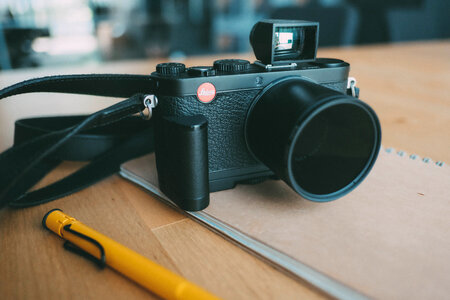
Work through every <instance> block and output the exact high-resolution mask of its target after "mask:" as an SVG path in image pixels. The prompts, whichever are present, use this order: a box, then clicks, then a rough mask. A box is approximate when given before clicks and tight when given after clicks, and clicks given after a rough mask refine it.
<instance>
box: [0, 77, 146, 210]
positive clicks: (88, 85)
mask: <svg viewBox="0 0 450 300" xmlns="http://www.w3.org/2000/svg"><path fill="white" fill-rule="evenodd" d="M154 90H155V83H154V81H153V80H152V79H151V78H150V77H149V76H145V75H119V74H88V75H62V76H49V77H43V78H37V79H31V80H27V81H24V82H21V83H18V84H15V85H12V86H10V87H7V88H5V89H3V90H0V99H2V98H5V97H8V96H12V95H17V94H23V93H30V92H58V93H74V94H88V95H98V96H110V97H129V98H128V99H127V100H124V101H122V102H119V103H117V104H114V105H112V106H110V107H107V108H105V109H103V110H100V111H98V112H95V113H93V114H91V115H89V116H70V117H45V118H33V119H23V120H18V121H16V124H15V125H16V128H15V135H14V145H13V146H12V147H11V148H9V149H7V150H6V151H4V152H3V153H1V154H0V208H2V207H4V206H5V205H10V206H12V207H28V206H33V205H38V204H42V203H45V202H49V201H52V200H54V199H57V198H60V197H63V196H66V195H69V194H71V193H74V192H76V191H79V190H81V189H83V188H85V187H88V186H90V185H92V184H94V183H96V182H98V181H100V180H102V179H103V178H105V177H108V176H109V175H111V174H113V173H116V172H117V171H118V170H119V168H120V164H122V163H123V162H125V161H127V160H129V159H132V158H135V157H138V156H141V155H143V154H145V153H149V152H152V151H153V148H154V146H153V127H152V122H151V121H145V120H142V119H141V118H139V117H136V116H132V115H133V114H136V113H140V112H142V111H143V110H145V109H146V108H147V107H146V105H145V103H144V100H145V98H146V94H152V93H153V91H154ZM63 160H78V161H79V160H82V161H85V160H88V161H91V162H90V163H89V164H87V165H85V166H84V167H82V168H81V169H79V170H78V171H76V172H75V173H73V174H71V175H69V176H67V177H65V178H63V179H61V180H59V181H57V182H55V183H53V184H51V185H48V186H46V187H44V188H41V189H38V190H35V191H32V192H28V193H27V191H28V190H29V189H30V188H32V187H33V186H34V185H35V184H36V183H37V182H39V180H41V179H42V178H43V177H44V176H45V175H46V174H47V173H49V172H50V171H51V170H53V169H54V168H55V167H56V166H58V165H59V164H60V163H61V162H62V161H63Z"/></svg>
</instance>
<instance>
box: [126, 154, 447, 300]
mask: <svg viewBox="0 0 450 300" xmlns="http://www.w3.org/2000/svg"><path fill="white" fill-rule="evenodd" d="M121 175H122V176H124V177H125V178H127V179H129V180H131V181H133V182H135V183H137V184H138V185H140V186H142V187H144V188H146V189H148V190H149V191H151V192H152V193H154V194H156V195H158V196H160V197H159V198H160V199H161V200H162V201H166V203H168V204H169V205H173V204H171V202H170V200H168V199H167V197H165V196H164V194H162V193H161V192H160V191H159V189H158V180H157V175H156V169H155V161H154V156H153V155H148V156H144V157H141V158H138V159H136V160H133V161H130V162H127V163H125V164H124V165H123V166H122V170H121ZM188 214H189V215H190V216H191V217H192V218H194V219H196V220H198V221H199V222H201V223H203V224H205V225H206V226H208V227H209V228H211V229H213V230H214V231H216V232H218V233H220V234H221V235H223V236H225V237H227V238H228V239H230V240H232V241H233V242H235V243H237V244H238V245H240V246H242V247H243V248H244V249H247V250H249V251H251V253H254V254H255V255H258V256H259V257H261V258H263V259H266V260H268V261H269V262H271V263H272V264H274V265H275V266H277V267H278V268H280V269H282V270H284V271H286V272H287V273H289V274H291V275H293V276H297V277H300V278H302V279H303V280H306V281H308V282H310V283H311V284H313V285H315V286H316V287H318V288H320V289H322V290H323V291H325V292H327V293H328V294H330V295H332V296H334V297H337V298H345V299H349V298H351V299H365V298H380V299H444V298H448V295H450V284H449V283H450V168H449V167H448V166H447V165H445V164H442V163H438V164H436V163H433V162H431V161H429V160H427V159H425V160H422V159H420V158H419V157H416V156H414V155H411V156H409V155H407V154H405V153H403V152H395V151H392V150H390V149H382V150H381V151H380V155H379V158H378V160H377V162H376V164H375V166H374V168H373V170H372V171H371V173H370V174H369V176H368V177H367V178H366V179H365V181H364V182H363V183H362V184H361V185H360V186H359V187H357V188H356V189H355V190H354V191H353V192H351V193H350V194H348V195H346V196H345V197H343V198H341V199H338V200H336V201H332V202H328V203H315V202H311V201H307V200H305V199H302V198H301V197H300V196H299V195H297V194H296V193H295V192H293V191H292V190H291V189H290V188H289V187H288V186H287V185H286V184H284V183H283V182H282V181H273V180H270V181H265V182H263V183H260V184H257V185H238V186H237V187H236V188H234V189H231V190H227V191H221V192H216V193H212V194H211V204H210V205H209V207H208V208H206V209H205V210H203V211H201V212H189V213H188Z"/></svg>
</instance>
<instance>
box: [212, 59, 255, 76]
mask: <svg viewBox="0 0 450 300" xmlns="http://www.w3.org/2000/svg"><path fill="white" fill-rule="evenodd" d="M249 67H250V62H249V61H248V60H244V59H220V60H216V61H215V62H214V69H216V70H217V71H221V72H233V73H234V72H236V73H237V72H243V71H247V70H248V69H249Z"/></svg>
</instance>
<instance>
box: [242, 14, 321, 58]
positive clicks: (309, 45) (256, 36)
mask: <svg viewBox="0 0 450 300" xmlns="http://www.w3.org/2000/svg"><path fill="white" fill-rule="evenodd" d="M318 35H319V23H317V22H309V21H291V20H263V21H260V22H258V23H256V24H255V26H253V29H252V31H251V33H250V44H251V45H252V47H253V52H254V53H255V56H256V58H257V59H258V60H260V61H261V62H262V63H263V64H266V65H267V64H271V65H282V64H290V63H298V62H308V61H314V60H315V59H316V53H317V45H318V42H319V38H318Z"/></svg>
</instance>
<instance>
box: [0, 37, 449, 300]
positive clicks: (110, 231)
mask: <svg viewBox="0 0 450 300" xmlns="http://www.w3.org/2000/svg"><path fill="white" fill-rule="evenodd" d="M318 56H321V57H336V58H341V59H344V60H346V61H348V62H350V63H351V68H352V69H351V76H353V77H356V78H357V80H358V86H359V87H360V88H361V98H362V99H363V100H364V101H366V102H368V103H369V104H370V105H371V106H372V107H373V108H374V109H375V111H376V112H377V114H378V116H379V117H380V120H381V123H382V129H383V144H384V146H385V147H395V148H397V149H402V150H405V151H407V152H410V153H417V154H419V155H421V156H427V157H431V158H433V159H434V160H443V161H446V162H448V163H450V96H449V95H450V42H449V41H434V42H423V43H405V44H394V45H379V46H370V47H369V46H368V47H351V48H333V49H321V50H320V51H319V54H318ZM223 57H224V56H221V57H220V58H223ZM226 57H243V58H247V59H250V60H253V58H252V56H251V55H248V57H245V55H239V56H226ZM216 58H219V57H212V56H211V57H194V58H189V59H188V60H186V61H185V63H186V65H188V66H192V65H208V64H211V63H212V61H213V60H214V59H216ZM156 63H158V61H151V60H149V61H127V62H118V63H107V64H100V65H88V66H80V67H76V68H67V67H66V68H53V69H35V70H17V71H8V72H2V73H0V87H5V86H7V85H9V84H12V83H15V82H17V81H20V80H24V79H28V78H32V77H37V76H44V75H51V74H62V73H107V72H110V73H113V72H115V73H136V74H147V73H150V72H151V71H152V70H154V68H155V65H156ZM94 100H97V101H94ZM113 101H115V100H109V99H107V98H101V97H89V96H76V95H57V94H47V93H41V94H30V95H21V96H15V97H12V98H9V99H6V100H2V101H1V102H0V128H1V130H0V150H4V149H5V148H7V147H8V146H10V145H11V144H12V130H13V122H14V120H16V119H17V118H20V117H24V116H31V115H52V114H76V113H86V112H91V111H93V110H96V109H99V108H102V107H105V106H107V105H109V104H111V103H112V102H113ZM81 165H82V164H81V163H70V162H66V163H63V164H62V165H61V166H60V167H59V168H58V169H57V170H56V171H55V172H53V173H51V174H49V176H47V177H46V178H45V179H44V180H43V182H41V183H40V185H45V184H46V183H48V182H51V181H54V180H56V179H57V178H59V177H61V176H64V175H65V174H68V173H70V172H72V171H73V170H75V169H77V168H79V167H80V166H81ZM52 208H60V209H62V210H63V211H65V212H66V213H68V214H70V215H72V216H74V217H76V218H77V219H79V220H80V221H82V222H84V223H85V224H86V225H88V226H91V227H93V228H94V229H96V230H98V231H100V232H102V233H104V234H106V235H108V236H109V237H111V238H113V239H115V240H117V241H118V242H120V243H122V244H124V245H126V246H127V247H129V248H131V249H133V250H135V251H137V252H139V253H141V254H142V255H144V256H146V257H148V258H150V259H152V260H154V261H156V262H158V263H160V264H161V265H163V266H165V267H166V268H168V269H170V270H173V271H174V272H176V273H178V274H180V275H182V276H185V277H186V278H188V279H189V280H191V281H193V282H195V283H197V284H199V285H201V286H202V287H204V288H205V289H207V290H209V291H211V292H213V293H215V294H217V295H218V296H220V297H223V298H226V299H249V298H254V299H275V298H278V299H279V298H283V299H299V298H308V299H320V298H326V297H327V296H326V295H325V294H323V293H322V292H320V291H318V290H317V289H315V288H314V287H311V286H309V285H308V284H306V283H305V282H301V281H299V280H294V279H292V278H290V277H288V276H286V275H284V274H283V273H281V272H279V271H277V270H276V269H274V268H273V267H271V266H270V265H268V264H266V263H265V262H262V261H260V260H258V259H257V258H255V257H253V256H252V255H251V254H249V253H247V252H245V251H244V250H242V249H240V248H239V247H237V246H235V245H234V244H231V243H230V242H228V241H226V240H225V239H223V238H221V237H219V236H217V235H216V234H215V233H213V232H211V231H209V230H207V229H205V228H204V227H202V226H201V225H199V224H197V223H195V222H194V221H192V220H190V219H188V218H187V217H186V216H184V215H183V214H180V213H178V212H176V211H174V210H173V209H171V208H169V207H167V206H165V205H164V204H162V203H160V202H159V201H158V200H157V199H155V198H154V197H153V196H151V195H149V194H148V193H146V192H145V191H143V190H141V189H140V188H138V187H136V186H134V185H133V184H131V183H129V182H127V181H126V180H124V179H122V178H120V177H118V176H111V177H110V178H108V179H106V180H104V181H102V182H101V183H99V184H96V185H95V186H92V187H90V188H88V189H85V190H83V191H81V192H78V193H76V194H74V195H71V196H69V197H65V198H63V199H60V200H56V201H54V202H51V203H48V204H45V205H41V206H38V207H33V208H27V209H21V210H14V209H3V210H1V211H0V295H1V296H0V298H2V299H29V298H32V299H45V298H51V299H54V298H62V299H98V298H106V297H108V298H111V299H124V298H128V299H143V298H150V299H151V298H155V296H154V295H153V294H151V293H149V292H147V291H146V290H144V289H143V288H141V287H139V286H137V285H136V284H134V283H133V282H131V281H129V280H128V279H126V278H124V277H123V276H121V275H120V274H118V273H116V272H115V271H113V270H111V269H108V268H106V269H104V270H100V269H98V268H97V267H96V266H95V265H94V264H93V263H92V262H90V261H87V260H86V259H85V258H82V257H79V256H77V255H75V254H72V253H70V252H67V251H65V250H64V249H63V248H62V244H63V241H62V240H61V239H60V238H59V237H57V236H56V235H55V234H53V233H51V232H49V231H46V230H44V229H43V228H42V226H41V220H42V217H43V216H44V214H45V213H46V212H47V211H48V210H50V209H52Z"/></svg>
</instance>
